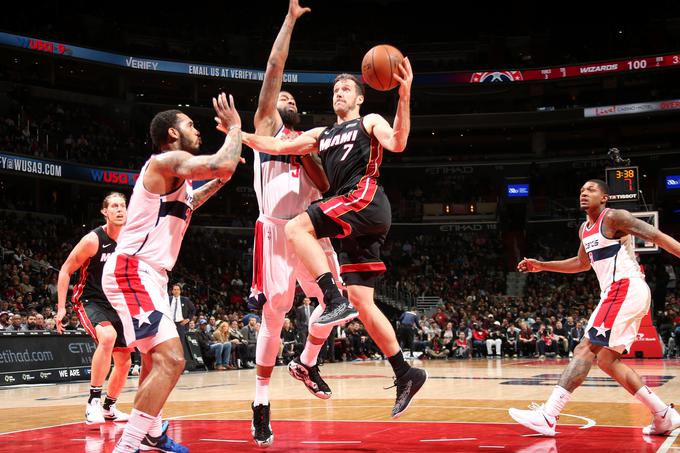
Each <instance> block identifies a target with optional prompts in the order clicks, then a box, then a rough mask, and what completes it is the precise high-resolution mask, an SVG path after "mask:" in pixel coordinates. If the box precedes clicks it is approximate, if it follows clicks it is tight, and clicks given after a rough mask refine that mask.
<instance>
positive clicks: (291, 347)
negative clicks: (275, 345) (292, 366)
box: [277, 318, 304, 364]
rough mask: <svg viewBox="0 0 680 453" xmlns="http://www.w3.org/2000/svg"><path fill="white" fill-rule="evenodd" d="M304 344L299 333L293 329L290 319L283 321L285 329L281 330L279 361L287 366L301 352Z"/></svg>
mask: <svg viewBox="0 0 680 453" xmlns="http://www.w3.org/2000/svg"><path fill="white" fill-rule="evenodd" d="M303 345H304V343H303V342H302V338H301V337H300V336H299V334H298V332H297V331H296V330H295V329H294V328H293V324H292V323H291V322H290V319H288V318H286V319H284V320H283V328H282V329H281V347H280V349H279V357H278V359H277V361H280V362H281V364H284V363H285V364H287V363H288V362H290V361H291V360H292V359H293V358H294V357H295V356H297V355H298V354H299V353H300V352H302V347H303Z"/></svg>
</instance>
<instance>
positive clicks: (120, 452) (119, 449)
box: [113, 409, 156, 453]
mask: <svg viewBox="0 0 680 453" xmlns="http://www.w3.org/2000/svg"><path fill="white" fill-rule="evenodd" d="M155 418H156V417H154V416H153V415H149V414H145V413H144V412H141V411H138V410H137V409H132V412H131V413H130V420H128V422H127V424H126V425H125V430H124V431H123V435H122V436H121V438H120V440H119V441H118V443H117V444H116V448H115V449H114V450H113V451H114V453H132V452H135V451H137V450H138V449H139V445H140V444H141V443H142V440H144V437H145V436H146V433H148V432H149V428H151V425H152V423H153V422H154V419H155Z"/></svg>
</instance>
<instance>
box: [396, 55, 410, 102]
mask: <svg viewBox="0 0 680 453" xmlns="http://www.w3.org/2000/svg"><path fill="white" fill-rule="evenodd" d="M393 76H394V78H395V80H397V81H398V82H399V96H408V95H409V94H410V93H411V84H412V83H413V69H411V62H410V61H409V59H408V57H405V58H404V59H403V60H401V63H399V73H398V74H397V73H395V74H394V75H393Z"/></svg>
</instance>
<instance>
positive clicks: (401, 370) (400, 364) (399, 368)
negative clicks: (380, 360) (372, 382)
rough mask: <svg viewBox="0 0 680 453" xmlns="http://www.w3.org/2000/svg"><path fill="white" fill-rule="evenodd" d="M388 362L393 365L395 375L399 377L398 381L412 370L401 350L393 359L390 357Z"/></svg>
mask: <svg viewBox="0 0 680 453" xmlns="http://www.w3.org/2000/svg"><path fill="white" fill-rule="evenodd" d="M387 360H389V361H390V365H392V369H393V370H394V375H395V376H396V377H397V379H399V378H400V377H402V376H403V375H405V374H406V373H407V372H408V370H410V369H411V366H410V365H409V364H408V363H406V361H405V360H404V353H403V352H401V350H400V351H399V352H397V353H396V354H394V355H393V356H392V357H388V358H387Z"/></svg>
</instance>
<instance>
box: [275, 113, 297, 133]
mask: <svg viewBox="0 0 680 453" xmlns="http://www.w3.org/2000/svg"><path fill="white" fill-rule="evenodd" d="M278 111H279V115H281V121H283V124H284V126H286V127H287V128H290V129H295V127H296V126H297V125H298V124H300V114H299V113H298V112H294V111H292V110H286V109H278Z"/></svg>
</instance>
